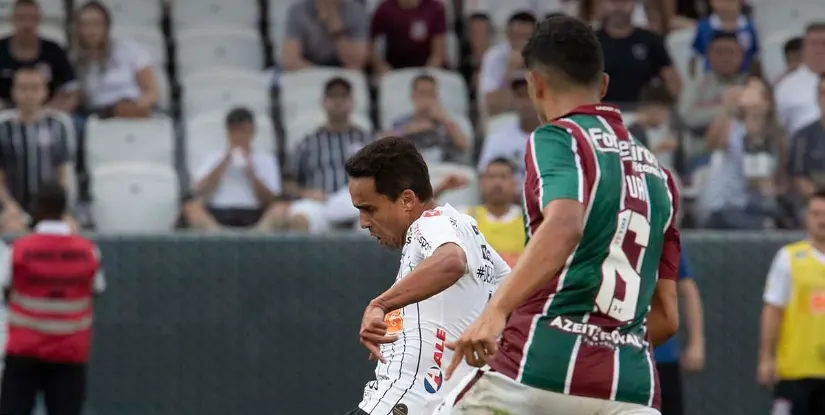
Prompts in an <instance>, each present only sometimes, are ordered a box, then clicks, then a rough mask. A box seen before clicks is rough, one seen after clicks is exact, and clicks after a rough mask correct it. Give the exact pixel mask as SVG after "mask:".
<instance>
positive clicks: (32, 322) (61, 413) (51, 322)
mask: <svg viewBox="0 0 825 415" xmlns="http://www.w3.org/2000/svg"><path fill="white" fill-rule="evenodd" d="M34 204H35V205H34V206H33V215H32V216H33V217H34V219H35V220H37V225H36V226H35V229H34V233H32V234H30V235H28V236H25V237H22V238H20V239H18V240H16V241H15V242H14V244H13V245H12V247H11V250H10V252H9V253H8V254H7V256H6V258H3V260H4V261H6V262H7V263H6V264H0V283H2V285H3V287H4V289H5V294H6V300H7V304H8V342H7V344H6V358H5V368H4V370H3V380H2V386H1V387H0V414H15V415H29V414H31V413H32V410H33V407H34V404H35V401H36V398H37V394H38V393H39V392H41V391H42V392H43V394H44V401H45V404H46V409H47V411H48V413H49V415H79V414H80V413H81V410H82V407H83V402H84V400H85V396H86V362H87V360H88V356H89V343H90V340H91V339H90V335H91V328H92V297H93V295H94V294H96V293H99V292H102V291H103V290H104V288H105V279H104V277H103V273H102V271H101V269H100V252H99V251H98V249H97V247H96V246H95V245H94V243H92V242H91V241H89V240H87V239H85V238H83V237H81V236H78V235H72V234H71V229H70V227H69V225H68V224H67V223H65V222H63V221H62V220H61V218H62V217H63V214H64V211H65V209H66V192H65V191H64V190H63V187H62V186H61V185H60V184H57V183H53V184H52V183H49V184H45V185H43V186H41V187H40V190H39V193H38V195H37V196H36V197H35V201H34Z"/></svg>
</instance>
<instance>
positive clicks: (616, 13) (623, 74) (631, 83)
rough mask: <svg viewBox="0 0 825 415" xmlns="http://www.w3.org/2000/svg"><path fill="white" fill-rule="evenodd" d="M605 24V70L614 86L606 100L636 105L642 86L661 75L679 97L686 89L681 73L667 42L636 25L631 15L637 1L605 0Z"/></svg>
mask: <svg viewBox="0 0 825 415" xmlns="http://www.w3.org/2000/svg"><path fill="white" fill-rule="evenodd" d="M602 4H603V7H604V13H605V24H604V27H603V28H602V29H600V30H599V31H598V33H597V34H598V37H599V41H600V42H601V44H602V48H603V49H604V63H605V72H607V74H608V75H610V87H609V88H608V89H607V94H606V95H605V96H604V101H605V102H611V103H615V104H619V105H625V104H631V105H632V104H634V103H636V102H638V100H639V92H640V91H641V90H642V88H643V87H644V86H645V85H647V84H649V83H650V82H651V81H653V80H654V79H656V78H661V79H662V80H663V81H664V83H665V86H666V87H667V89H668V91H669V92H670V93H671V95H673V96H678V95H679V92H680V91H681V89H682V82H681V79H680V78H679V73H678V72H677V71H676V68H674V66H673V62H672V61H671V60H670V55H669V54H668V52H667V50H666V49H665V45H664V41H663V40H662V38H661V37H660V36H658V35H656V34H655V33H653V32H651V31H649V30H646V29H642V28H639V27H635V26H634V25H633V21H632V20H631V16H632V13H633V7H634V6H635V4H636V3H635V2H634V1H633V0H604V1H603V3H602Z"/></svg>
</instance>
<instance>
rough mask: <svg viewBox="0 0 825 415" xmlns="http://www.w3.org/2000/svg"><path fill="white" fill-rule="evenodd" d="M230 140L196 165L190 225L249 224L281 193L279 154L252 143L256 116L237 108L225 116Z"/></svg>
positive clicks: (186, 207)
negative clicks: (277, 156) (258, 148)
mask: <svg viewBox="0 0 825 415" xmlns="http://www.w3.org/2000/svg"><path fill="white" fill-rule="evenodd" d="M226 136H227V146H226V149H225V150H221V151H218V152H215V153H214V154H211V155H209V156H208V157H206V158H205V159H204V160H201V163H200V165H199V166H198V167H197V169H196V170H195V174H194V181H195V186H194V189H193V198H192V199H191V200H188V201H186V202H185V203H184V206H183V215H184V219H185V220H186V222H187V224H188V225H189V227H191V228H193V229H198V230H216V229H219V228H221V227H233V228H248V227H251V226H253V225H255V224H256V223H258V221H259V220H260V219H261V217H262V216H263V212H264V210H265V209H266V208H267V207H268V206H269V205H270V203H271V202H272V201H273V199H274V198H275V196H276V195H278V194H280V193H281V173H280V169H279V168H278V161H277V160H276V159H275V155H274V154H268V153H263V152H258V151H255V150H253V149H252V139H253V137H254V136H255V116H254V114H252V112H251V111H249V110H248V109H246V108H235V109H233V110H232V111H230V112H229V114H227V116H226Z"/></svg>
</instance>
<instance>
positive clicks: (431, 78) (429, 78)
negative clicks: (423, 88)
mask: <svg viewBox="0 0 825 415" xmlns="http://www.w3.org/2000/svg"><path fill="white" fill-rule="evenodd" d="M419 82H430V83H432V84H433V85H436V86H437V85H438V80H436V79H435V77H434V76H432V75H430V74H428V73H422V74H420V75H418V76H416V77H415V78H413V81H412V87H413V89H415V87H417V86H418V83H419Z"/></svg>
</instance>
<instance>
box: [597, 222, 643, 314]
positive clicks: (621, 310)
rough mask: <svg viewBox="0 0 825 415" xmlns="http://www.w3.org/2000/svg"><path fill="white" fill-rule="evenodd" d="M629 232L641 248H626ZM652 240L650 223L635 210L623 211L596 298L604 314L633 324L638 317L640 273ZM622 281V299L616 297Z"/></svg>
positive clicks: (634, 242) (603, 266) (605, 262)
mask: <svg viewBox="0 0 825 415" xmlns="http://www.w3.org/2000/svg"><path fill="white" fill-rule="evenodd" d="M628 231H631V232H633V233H634V234H635V235H636V238H635V239H634V240H633V244H635V245H636V246H637V247H638V248H637V249H632V250H630V251H631V252H628V250H626V249H625V239H626V238H627V237H628V235H627V233H628ZM649 239H650V223H648V221H647V218H646V217H645V216H644V215H642V214H640V213H638V212H634V211H631V210H623V211H621V212H619V217H618V222H617V225H616V233H615V234H613V240H612V241H611V243H610V252H609V254H608V255H607V258H606V259H605V260H604V263H602V285H601V287H599V293H598V294H597V295H596V307H597V308H598V310H599V311H600V312H601V313H602V314H604V315H606V316H608V317H612V318H614V319H616V320H618V321H620V322H627V321H630V320H632V319H633V317H634V316H635V315H636V306H637V305H638V303H639V290H640V288H641V283H642V277H641V276H640V275H639V272H640V271H641V268H642V258H644V252H645V248H647V245H648V241H649ZM618 279H621V280H622V282H624V295H623V296H622V298H617V295H616V283H617V281H618Z"/></svg>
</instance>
